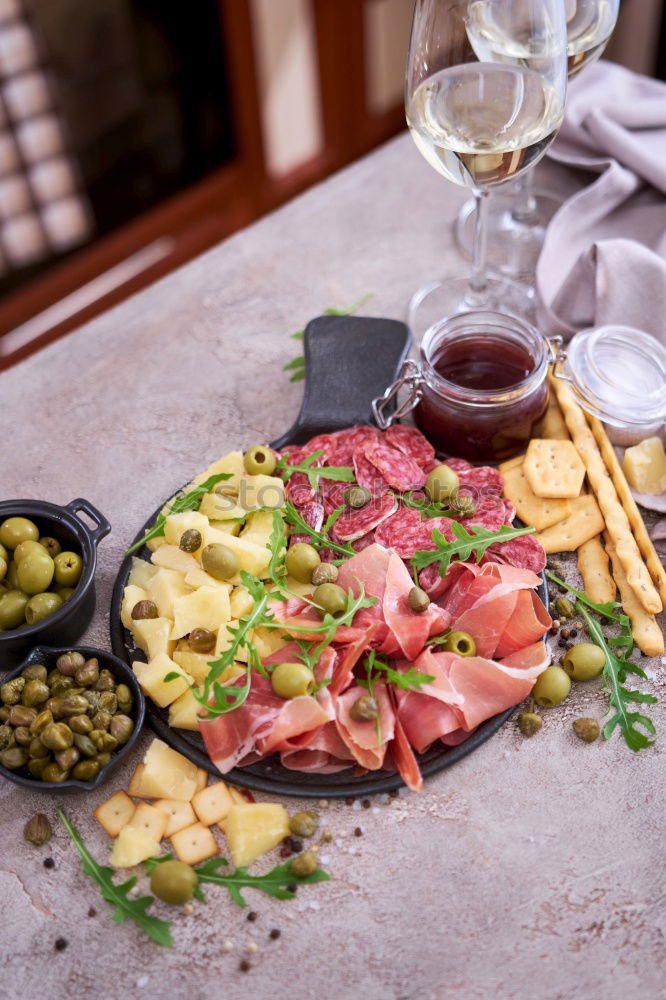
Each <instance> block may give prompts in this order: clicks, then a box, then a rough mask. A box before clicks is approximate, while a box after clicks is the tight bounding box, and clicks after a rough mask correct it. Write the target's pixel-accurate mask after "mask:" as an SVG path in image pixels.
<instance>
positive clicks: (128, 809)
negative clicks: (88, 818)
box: [93, 791, 136, 837]
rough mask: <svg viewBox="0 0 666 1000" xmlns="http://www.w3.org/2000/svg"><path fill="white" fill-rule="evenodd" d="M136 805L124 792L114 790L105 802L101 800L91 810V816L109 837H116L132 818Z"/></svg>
mask: <svg viewBox="0 0 666 1000" xmlns="http://www.w3.org/2000/svg"><path fill="white" fill-rule="evenodd" d="M135 809H136V806H135V805H134V803H133V802H132V800H131V798H130V797H129V795H127V793H126V792H122V791H121V792H116V794H115V795H112V796H111V798H110V799H107V800H106V802H102V804H101V805H99V806H97V809H95V811H94V812H93V816H94V817H95V819H96V820H97V822H98V823H100V824H101V825H102V826H103V827H104V829H105V830H106V832H107V833H108V834H109V836H111V837H117V836H118V834H119V833H120V831H121V830H122V828H123V827H124V826H127V824H128V823H129V821H130V820H131V818H132V814H133V813H134V810H135Z"/></svg>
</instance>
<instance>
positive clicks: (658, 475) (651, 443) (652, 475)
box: [622, 437, 666, 496]
mask: <svg viewBox="0 0 666 1000" xmlns="http://www.w3.org/2000/svg"><path fill="white" fill-rule="evenodd" d="M622 468H623V470H624V474H625V476H626V477H627V481H628V483H629V485H630V486H631V487H633V489H635V490H636V492H637V493H647V494H649V495H651V496H660V495H661V494H662V493H666V453H665V452H664V445H663V443H662V441H661V439H660V438H658V437H652V438H646V439H645V441H641V443H640V444H636V445H634V446H633V447H632V448H627V450H626V451H625V453H624V461H623V463H622Z"/></svg>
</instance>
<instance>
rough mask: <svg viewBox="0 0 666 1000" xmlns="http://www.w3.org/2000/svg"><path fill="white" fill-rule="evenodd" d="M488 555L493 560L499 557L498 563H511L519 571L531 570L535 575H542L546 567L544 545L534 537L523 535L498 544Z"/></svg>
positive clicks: (489, 550) (490, 549)
mask: <svg viewBox="0 0 666 1000" xmlns="http://www.w3.org/2000/svg"><path fill="white" fill-rule="evenodd" d="M486 553H487V554H488V555H490V556H491V558H493V559H494V558H495V556H499V557H500V559H498V560H497V561H498V562H500V561H501V562H505V563H509V564H510V565H511V566H516V567H517V568H518V569H531V570H532V572H533V573H540V572H541V571H542V570H543V569H545V566H546V553H545V551H544V548H543V545H542V544H541V542H540V541H539V539H538V538H535V537H534V536H533V535H521V537H520V538H512V539H511V540H510V541H508V542H496V543H495V544H494V545H491V546H490V548H489V549H487V550H486Z"/></svg>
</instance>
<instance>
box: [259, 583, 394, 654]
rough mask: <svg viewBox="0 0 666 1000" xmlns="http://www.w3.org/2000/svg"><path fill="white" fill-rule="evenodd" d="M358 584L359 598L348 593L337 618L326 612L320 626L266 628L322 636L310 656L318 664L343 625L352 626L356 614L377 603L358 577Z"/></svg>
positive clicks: (270, 624)
mask: <svg viewBox="0 0 666 1000" xmlns="http://www.w3.org/2000/svg"><path fill="white" fill-rule="evenodd" d="M356 582H357V583H358V585H359V588H360V590H359V595H358V597H354V594H353V592H352V591H351V590H349V591H347V604H346V606H345V609H344V611H343V612H342V613H341V614H339V615H337V616H336V617H334V616H333V615H332V614H330V612H328V611H326V612H325V614H324V616H323V617H322V620H321V622H320V623H319V624H317V623H316V622H312V624H308V625H292V624H291V623H289V624H285V623H284V622H276V621H271V622H267V623H266V627H267V628H281V629H283V630H284V632H285V633H286V634H287V635H291V634H292V633H296V634H298V633H299V632H300V633H303V632H305V633H307V634H308V635H312V634H315V635H322V636H323V638H322V640H321V642H319V643H318V644H317V645H316V646H315V648H314V650H312V651H311V654H310V655H311V656H312V658H313V661H314V662H315V663H316V662H317V660H318V659H319V657H320V656H321V654H322V653H323V651H324V650H325V649H326V647H327V646H330V644H331V642H332V641H333V637H334V636H335V633H336V630H337V629H338V628H339V627H340V626H341V625H351V624H352V622H353V620H354V615H355V614H356V612H357V611H360V609H361V608H371V607H372V606H373V605H374V604H376V603H377V598H376V597H366V596H365V589H364V587H363V584H362V583H361V582H360V580H359V579H358V577H357V578H356ZM308 603H309V604H311V605H312V606H313V607H315V608H318V607H319V605H318V604H315V603H314V601H309V602H308ZM320 610H321V611H323V610H324V609H323V608H320Z"/></svg>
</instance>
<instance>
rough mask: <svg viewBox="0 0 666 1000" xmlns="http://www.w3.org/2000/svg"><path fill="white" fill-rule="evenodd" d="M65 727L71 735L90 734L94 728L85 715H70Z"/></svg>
mask: <svg viewBox="0 0 666 1000" xmlns="http://www.w3.org/2000/svg"><path fill="white" fill-rule="evenodd" d="M67 725H68V726H69V728H70V729H71V730H72V732H73V733H90V732H92V730H93V729H94V726H93V724H92V722H91V721H90V719H89V718H88V716H87V715H83V714H81V715H70V717H69V718H68V720H67Z"/></svg>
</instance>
